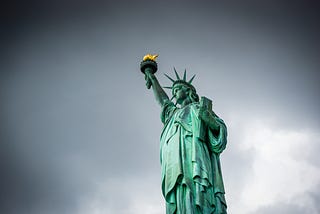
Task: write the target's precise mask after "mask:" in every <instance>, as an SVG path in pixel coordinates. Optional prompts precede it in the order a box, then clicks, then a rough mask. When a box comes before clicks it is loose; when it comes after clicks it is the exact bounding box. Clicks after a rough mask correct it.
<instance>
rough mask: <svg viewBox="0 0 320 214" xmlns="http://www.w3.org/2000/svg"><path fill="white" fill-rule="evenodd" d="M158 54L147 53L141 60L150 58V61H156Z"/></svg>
mask: <svg viewBox="0 0 320 214" xmlns="http://www.w3.org/2000/svg"><path fill="white" fill-rule="evenodd" d="M158 56H159V54H156V55H151V54H147V55H145V56H144V57H143V61H147V60H150V61H154V62H155V61H156V58H157V57H158Z"/></svg>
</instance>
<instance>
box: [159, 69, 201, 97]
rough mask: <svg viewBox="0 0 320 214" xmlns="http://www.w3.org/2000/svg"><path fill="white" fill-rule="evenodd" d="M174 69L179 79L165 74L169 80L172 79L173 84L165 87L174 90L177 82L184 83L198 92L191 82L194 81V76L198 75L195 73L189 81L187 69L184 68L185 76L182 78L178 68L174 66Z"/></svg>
mask: <svg viewBox="0 0 320 214" xmlns="http://www.w3.org/2000/svg"><path fill="white" fill-rule="evenodd" d="M173 69H174V73H175V75H176V78H177V79H176V80H174V79H172V78H171V77H170V76H168V75H167V74H164V75H165V76H166V77H167V78H168V79H169V80H171V81H172V86H170V87H169V86H168V87H164V88H168V89H171V90H172V89H173V88H174V86H175V85H177V84H182V85H185V86H187V87H188V88H190V89H191V90H192V91H194V92H196V89H195V87H194V86H193V85H192V84H191V83H192V81H193V79H194V77H195V76H196V75H193V76H192V77H191V79H190V80H189V81H187V71H186V70H184V73H183V78H182V79H181V78H180V77H179V74H178V73H177V71H176V69H175V68H173ZM172 93H173V91H172Z"/></svg>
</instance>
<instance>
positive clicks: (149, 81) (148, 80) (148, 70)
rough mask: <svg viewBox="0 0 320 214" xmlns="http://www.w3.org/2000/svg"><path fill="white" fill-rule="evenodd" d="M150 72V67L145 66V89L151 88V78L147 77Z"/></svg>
mask: <svg viewBox="0 0 320 214" xmlns="http://www.w3.org/2000/svg"><path fill="white" fill-rule="evenodd" d="M150 74H152V69H151V68H146V69H145V76H146V77H145V78H146V80H147V83H146V85H147V89H150V88H151V85H152V82H151V79H150V78H149V75H150Z"/></svg>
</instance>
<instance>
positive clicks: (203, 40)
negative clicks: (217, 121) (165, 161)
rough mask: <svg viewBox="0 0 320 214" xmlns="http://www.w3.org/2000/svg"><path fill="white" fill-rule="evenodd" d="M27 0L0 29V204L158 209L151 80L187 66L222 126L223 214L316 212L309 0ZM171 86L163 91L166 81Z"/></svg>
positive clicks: (59, 209) (318, 174) (89, 211)
mask: <svg viewBox="0 0 320 214" xmlns="http://www.w3.org/2000/svg"><path fill="white" fill-rule="evenodd" d="M268 2H269V3H266V2H259V3H257V2H256V3H255V2H254V1H243V2H242V3H236V2H232V1H170V4H169V3H167V2H166V3H164V2H160V1H149V2H147V1H128V2H125V1H118V2H117V3H116V2H110V1H104V2H100V1H67V3H66V2H65V1H49V0H47V1H42V2H37V1H31V2H29V3H28V4H27V3H20V2H16V4H14V3H12V4H11V5H9V6H8V10H7V11H8V12H7V13H6V14H4V19H3V20H4V22H3V23H4V27H3V28H2V29H1V32H2V33H1V46H2V48H1V61H0V63H1V64H0V65H1V71H0V96H1V97H0V98H1V104H0V120H1V123H0V125H1V129H0V134H1V135H0V141H1V142H0V159H1V160H0V170H1V179H0V189H1V191H0V192H1V193H0V213H5V214H57V213H59V214H70V213H71V214H102V213H117V214H118V213H120V214H140V213H150V214H160V213H165V203H164V199H163V197H162V195H161V188H160V186H161V184H160V163H159V137H160V133H161V128H162V124H161V122H160V116H159V115H160V107H159V106H157V103H156V101H155V99H154V97H153V94H152V91H151V90H147V89H146V87H145V81H144V76H143V75H142V73H141V72H140V71H139V63H140V61H141V59H142V57H143V55H145V54H146V53H149V52H150V53H158V54H159V55H160V56H159V58H158V65H159V70H158V72H157V73H156V75H157V77H158V78H159V80H160V83H161V84H162V85H163V86H169V84H170V81H169V80H168V79H166V78H165V76H164V75H163V73H167V74H169V75H172V72H173V67H174V66H175V67H176V69H177V70H178V71H179V72H180V73H182V72H183V71H184V69H185V68H186V69H187V71H188V75H189V77H191V75H193V74H196V75H197V76H196V78H195V80H194V81H193V84H194V86H195V87H196V88H197V91H198V94H199V95H200V96H207V97H209V98H211V99H212V100H213V106H214V111H215V112H216V113H217V114H218V115H219V116H220V117H221V118H223V119H224V121H225V122H226V124H227V126H228V132H229V137H228V146H227V149H226V150H225V151H224V152H223V154H222V156H221V159H222V160H221V161H222V170H223V176H224V182H225V188H226V199H227V203H228V212H229V213H231V214H271V213H290V214H295V213H308V214H316V213H319V212H320V205H319V202H320V191H319V189H320V188H319V187H320V156H319V154H318V153H319V151H320V123H319V119H320V118H319V116H320V115H319V109H320V100H319V91H320V85H319V82H320V75H319V68H320V61H319V56H320V55H319V50H320V49H319V38H320V34H319V28H318V26H317V21H318V20H319V18H320V17H319V14H320V13H319V10H318V9H319V7H318V5H316V4H315V3H313V2H312V1H295V2H294V3H293V2H291V1H268ZM168 93H169V94H170V93H171V92H170V91H168Z"/></svg>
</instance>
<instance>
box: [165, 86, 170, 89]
mask: <svg viewBox="0 0 320 214" xmlns="http://www.w3.org/2000/svg"><path fill="white" fill-rule="evenodd" d="M163 88H167V89H172V87H170V86H164V87H163Z"/></svg>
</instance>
